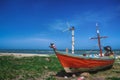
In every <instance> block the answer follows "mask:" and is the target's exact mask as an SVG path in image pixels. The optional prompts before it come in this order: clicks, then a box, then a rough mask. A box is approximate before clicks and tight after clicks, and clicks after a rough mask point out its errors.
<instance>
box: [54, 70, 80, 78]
mask: <svg viewBox="0 0 120 80" xmlns="http://www.w3.org/2000/svg"><path fill="white" fill-rule="evenodd" d="M80 74H81V72H76V73H66V72H65V71H64V70H61V71H60V72H58V73H57V74H56V76H57V77H65V76H67V77H72V76H73V75H75V76H80Z"/></svg>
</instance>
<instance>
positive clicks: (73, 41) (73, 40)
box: [70, 26, 75, 54]
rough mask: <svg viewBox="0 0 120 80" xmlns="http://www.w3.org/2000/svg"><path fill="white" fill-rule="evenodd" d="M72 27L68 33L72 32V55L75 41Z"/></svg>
mask: <svg viewBox="0 0 120 80" xmlns="http://www.w3.org/2000/svg"><path fill="white" fill-rule="evenodd" d="M74 30H75V28H74V26H73V27H71V28H70V31H72V54H74V45H75V39H74Z"/></svg>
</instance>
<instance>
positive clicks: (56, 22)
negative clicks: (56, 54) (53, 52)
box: [0, 0, 120, 49]
mask: <svg viewBox="0 0 120 80" xmlns="http://www.w3.org/2000/svg"><path fill="white" fill-rule="evenodd" d="M96 22H97V23H98V25H99V28H100V33H101V34H100V35H101V36H108V38H106V39H102V40H101V42H102V46H106V45H110V46H112V47H113V49H120V0H0V49H49V47H48V46H49V43H51V42H54V43H55V44H56V46H57V48H58V49H65V48H66V47H67V48H69V49H70V48H71V32H70V31H66V32H63V30H65V29H67V28H68V26H75V49H93V48H95V49H96V48H97V40H89V37H95V36H96Z"/></svg>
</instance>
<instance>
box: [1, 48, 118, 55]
mask: <svg viewBox="0 0 120 80" xmlns="http://www.w3.org/2000/svg"><path fill="white" fill-rule="evenodd" d="M59 51H61V52H65V51H66V50H59ZM104 52H105V51H103V53H104ZM113 52H114V53H115V55H120V49H116V50H113ZM0 53H4V54H5V53H7V54H8V53H16V54H17V53H23V54H54V51H53V50H45V49H0ZM68 53H71V50H69V51H68ZM87 53H92V54H95V53H99V50H85V49H83V50H75V54H87Z"/></svg>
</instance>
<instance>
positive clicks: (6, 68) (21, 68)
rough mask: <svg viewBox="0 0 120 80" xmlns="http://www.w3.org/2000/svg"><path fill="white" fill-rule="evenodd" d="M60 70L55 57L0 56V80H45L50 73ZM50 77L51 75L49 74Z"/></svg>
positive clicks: (48, 79) (48, 78) (48, 77)
mask: <svg viewBox="0 0 120 80" xmlns="http://www.w3.org/2000/svg"><path fill="white" fill-rule="evenodd" d="M61 69H62V67H61V65H60V64H59V61H58V60H57V58H56V57H48V58H47V57H37V56H36V57H23V58H16V57H13V56H0V80H11V79H15V80H16V79H17V80H27V79H32V80H36V79H37V78H43V79H47V80H51V79H50V78H52V79H53V77H50V76H49V74H50V72H53V73H52V74H54V73H55V72H58V71H60V70H61ZM50 75H51V74H50Z"/></svg>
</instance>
